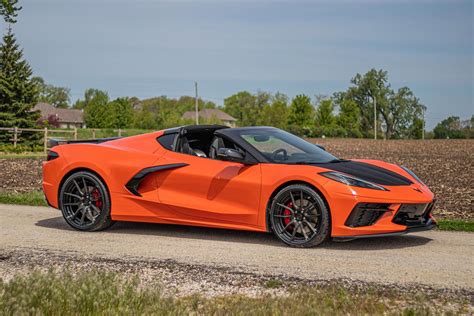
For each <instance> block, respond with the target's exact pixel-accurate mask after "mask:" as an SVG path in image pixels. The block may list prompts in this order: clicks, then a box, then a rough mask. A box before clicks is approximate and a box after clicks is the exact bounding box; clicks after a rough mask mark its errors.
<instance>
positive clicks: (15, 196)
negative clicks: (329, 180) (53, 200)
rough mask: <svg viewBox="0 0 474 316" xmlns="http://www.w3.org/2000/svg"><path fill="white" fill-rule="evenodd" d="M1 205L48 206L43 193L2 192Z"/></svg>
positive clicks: (0, 195) (0, 194) (0, 193)
mask: <svg viewBox="0 0 474 316" xmlns="http://www.w3.org/2000/svg"><path fill="white" fill-rule="evenodd" d="M0 203H2V204H15V205H32V206H48V204H47V203H46V200H45V198H44V194H43V192H41V191H32V192H26V193H11V192H0Z"/></svg>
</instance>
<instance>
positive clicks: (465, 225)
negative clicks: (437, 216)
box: [438, 219, 474, 232]
mask: <svg viewBox="0 0 474 316" xmlns="http://www.w3.org/2000/svg"><path fill="white" fill-rule="evenodd" d="M438 229H439V230H446V231H458V232H474V221H472V220H453V219H441V220H438Z"/></svg>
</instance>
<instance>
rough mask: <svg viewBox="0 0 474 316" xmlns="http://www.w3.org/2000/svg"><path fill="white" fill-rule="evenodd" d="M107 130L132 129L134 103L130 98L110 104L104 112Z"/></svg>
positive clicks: (104, 122)
mask: <svg viewBox="0 0 474 316" xmlns="http://www.w3.org/2000/svg"><path fill="white" fill-rule="evenodd" d="M103 115H104V120H103V126H102V127H105V128H121V129H125V128H130V127H131V126H132V122H133V108H132V103H131V102H130V100H129V99H128V98H118V99H115V100H114V101H112V102H109V103H108V104H107V105H106V107H105V111H104V114H103Z"/></svg>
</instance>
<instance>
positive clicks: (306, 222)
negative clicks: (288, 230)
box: [303, 219, 316, 234]
mask: <svg viewBox="0 0 474 316" xmlns="http://www.w3.org/2000/svg"><path fill="white" fill-rule="evenodd" d="M303 223H305V224H306V225H307V226H308V227H309V229H311V230H312V231H313V234H316V230H315V229H314V227H313V226H311V224H310V222H308V221H307V220H305V219H304V220H303Z"/></svg>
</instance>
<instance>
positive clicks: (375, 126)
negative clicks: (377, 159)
mask: <svg viewBox="0 0 474 316" xmlns="http://www.w3.org/2000/svg"><path fill="white" fill-rule="evenodd" d="M372 99H373V100H374V139H377V101H376V100H375V96H372Z"/></svg>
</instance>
